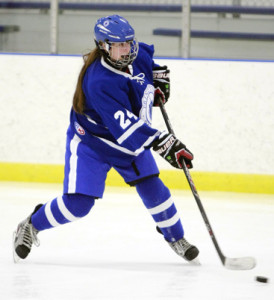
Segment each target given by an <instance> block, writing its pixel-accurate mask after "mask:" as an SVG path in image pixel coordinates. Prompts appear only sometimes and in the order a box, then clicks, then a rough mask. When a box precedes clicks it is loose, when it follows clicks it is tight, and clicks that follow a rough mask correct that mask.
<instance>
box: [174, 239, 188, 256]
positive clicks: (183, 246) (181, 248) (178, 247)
mask: <svg viewBox="0 0 274 300" xmlns="http://www.w3.org/2000/svg"><path fill="white" fill-rule="evenodd" d="M172 246H173V247H174V250H175V251H176V252H177V253H180V254H183V255H184V254H185V253H186V251H187V250H188V249H189V248H190V247H191V245H190V244H189V242H188V241H187V240H185V239H184V238H182V239H180V240H179V241H177V242H175V243H173V244H172Z"/></svg>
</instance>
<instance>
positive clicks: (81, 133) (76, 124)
mask: <svg viewBox="0 0 274 300" xmlns="http://www.w3.org/2000/svg"><path fill="white" fill-rule="evenodd" d="M74 127H75V129H76V131H77V132H78V133H79V134H80V135H85V129H84V128H83V127H82V126H80V125H79V124H78V123H77V122H74Z"/></svg>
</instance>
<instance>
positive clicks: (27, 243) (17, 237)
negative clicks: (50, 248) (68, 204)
mask: <svg viewBox="0 0 274 300" xmlns="http://www.w3.org/2000/svg"><path fill="white" fill-rule="evenodd" d="M41 206H43V204H39V205H37V206H36V207H35V210H34V212H33V213H32V214H31V215H30V216H28V217H27V218H26V219H25V220H24V221H22V222H21V223H19V225H18V226H17V230H16V231H15V232H14V233H13V260H14V262H18V261H19V260H20V259H25V258H26V257H27V256H28V254H29V253H30V251H31V247H32V244H34V245H35V246H37V247H38V246H39V245H40V242H39V240H38V238H37V234H38V232H39V231H38V230H36V229H35V228H34V227H33V225H32V224H31V216H32V215H33V214H34V213H35V212H37V210H38V209H39V208H40V207H41Z"/></svg>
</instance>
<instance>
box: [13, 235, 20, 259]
mask: <svg viewBox="0 0 274 300" xmlns="http://www.w3.org/2000/svg"><path fill="white" fill-rule="evenodd" d="M15 237H16V231H14V232H13V236H12V249H13V262H14V263H15V264H17V263H18V261H19V260H20V257H19V256H18V255H17V253H16V252H15V249H14V242H15Z"/></svg>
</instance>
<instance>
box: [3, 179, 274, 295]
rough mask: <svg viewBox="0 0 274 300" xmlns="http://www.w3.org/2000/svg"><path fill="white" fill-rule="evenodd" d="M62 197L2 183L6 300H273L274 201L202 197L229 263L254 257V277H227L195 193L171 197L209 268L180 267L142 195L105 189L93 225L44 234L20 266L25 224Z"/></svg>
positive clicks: (87, 221) (42, 187)
mask: <svg viewBox="0 0 274 300" xmlns="http://www.w3.org/2000/svg"><path fill="white" fill-rule="evenodd" d="M61 192H62V186H60V185H49V184H29V183H28V184H25V183H24V184H23V183H8V182H7V183H4V182H0V214H1V229H0V234H1V238H0V249H1V254H0V298H1V299H3V300H17V299H18V300H25V299H35V300H40V299H46V300H55V299H56V300H57V299H58V300H62V299H66V300H68V299H75V300H82V299H111V300H112V299H119V300H124V299H125V300H131V299H142V300H143V299H149V300H153V299H161V300H164V299H167V300H170V299H171V300H176V299H188V300H192V299H203V300H204V299H210V300H220V299H222V300H223V299H229V300H231V299H239V300H245V299H254V300H255V299H256V300H257V299H264V300H270V299H274V258H273V256H274V195H254V194H232V193H217V192H216V193H213V192H200V193H199V194H200V197H201V200H202V202H203V205H204V207H205V210H206V212H207V215H208V218H209V220H210V222H211V225H212V227H213V230H214V232H215V235H216V237H217V240H218V242H219V244H220V247H221V249H222V251H223V252H224V254H225V255H226V256H228V257H242V256H253V257H255V258H256V260H257V267H256V268H255V269H253V270H249V271H232V270H227V269H225V268H224V267H223V266H222V264H221V262H220V260H219V257H218V256H217V253H216V250H215V248H214V246H213V244H212V241H211V239H210V237H209V234H208V232H207V230H206V228H205V225H204V223H203V219H202V217H201V215H200V212H199V210H198V207H197V205H196V203H195V200H194V198H193V197H192V194H191V192H190V191H184V192H183V191H173V192H172V194H173V199H174V201H175V204H176V206H177V209H178V211H179V213H180V215H181V219H182V222H183V225H184V229H185V232H186V238H187V239H188V241H189V242H191V243H193V244H195V245H197V246H198V247H199V249H200V262H201V265H200V266H193V265H190V264H189V263H187V262H185V261H184V260H182V259H181V258H180V257H179V256H177V255H176V254H175V253H174V252H173V251H172V250H171V249H170V247H169V246H168V245H167V244H166V242H165V241H164V240H163V238H162V236H161V235H160V234H158V233H157V232H156V230H155V224H154V222H153V220H152V218H151V216H150V215H149V213H148V212H147V211H146V209H145V207H144V206H143V204H142V202H141V200H140V199H139V197H138V196H137V194H136V193H135V190H134V188H131V189H127V188H126V189H125V188H123V189H118V188H107V189H106V192H105V195H104V198H103V199H100V200H97V201H96V204H95V206H94V207H93V209H92V211H91V212H90V214H89V215H88V216H87V217H85V218H84V219H81V220H79V221H77V222H74V223H71V224H67V225H64V226H60V227H58V228H54V229H50V230H48V231H44V232H41V233H39V235H38V237H39V239H40V242H41V246H40V247H39V248H36V247H35V246H34V247H33V250H32V252H31V254H30V255H29V257H28V258H27V259H26V260H21V261H20V262H19V263H18V264H14V263H13V260H12V233H13V231H14V230H15V228H16V226H17V224H18V223H19V222H20V221H21V220H22V219H24V218H25V217H27V215H29V213H30V212H31V211H32V210H33V208H34V206H35V205H36V204H38V203H45V202H47V201H49V200H51V199H53V198H55V197H56V196H58V195H60V194H61ZM256 276H265V277H268V278H270V281H269V283H267V284H265V283H259V282H256V281H255V277H256Z"/></svg>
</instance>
